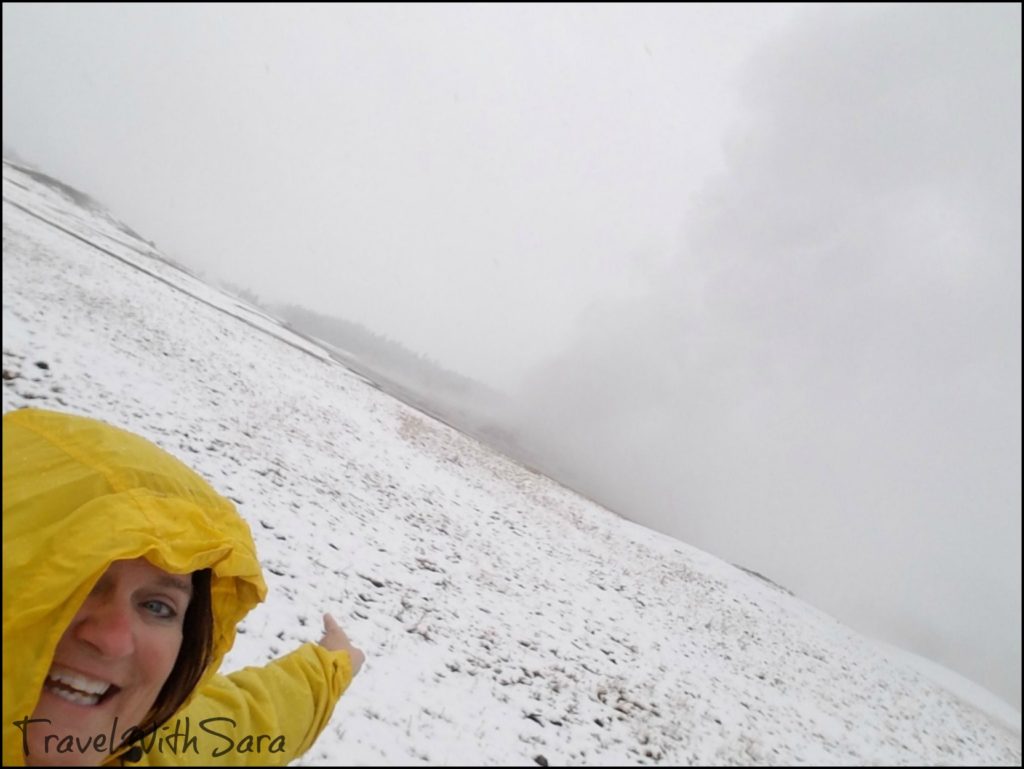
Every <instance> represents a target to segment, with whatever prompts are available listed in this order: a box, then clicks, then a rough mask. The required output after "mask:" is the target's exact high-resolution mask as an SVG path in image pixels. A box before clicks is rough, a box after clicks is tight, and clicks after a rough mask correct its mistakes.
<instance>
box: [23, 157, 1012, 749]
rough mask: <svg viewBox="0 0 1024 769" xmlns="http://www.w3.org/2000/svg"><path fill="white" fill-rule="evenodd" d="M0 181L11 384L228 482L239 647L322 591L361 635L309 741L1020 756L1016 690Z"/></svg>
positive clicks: (92, 222)
mask: <svg viewBox="0 0 1024 769" xmlns="http://www.w3.org/2000/svg"><path fill="white" fill-rule="evenodd" d="M3 195H4V208H3V222H4V234H3V275H4V279H3V324H4V326H3V328H4V331H3V369H4V372H3V379H4V389H3V410H4V411H5V412H6V411H9V410H11V409H16V408H20V407H23V406H41V407H48V408H56V409H62V410H67V411H72V412H76V413H82V414H87V415H90V416H94V417H98V418H101V419H105V420H108V421H110V422H112V423H114V424H117V425H121V426H124V427H126V428H128V429H130V430H133V431H136V432H138V433H140V434H142V435H145V436H147V437H148V438H150V439H152V440H154V441H155V442H157V443H158V444H160V445H161V446H163V447H164V448H165V449H167V450H168V451H170V452H171V453H173V454H175V455H176V456H178V457H180V458H181V459H182V460H183V461H185V462H186V463H188V464H189V465H191V466H193V467H195V468H196V469H197V470H198V471H199V472H200V473H202V474H203V475H204V476H205V477H206V478H207V479H209V480H210V481H211V483H212V484H213V485H214V486H215V487H216V488H217V489H218V490H220V491H221V492H222V493H223V494H225V495H227V496H229V497H231V498H232V499H234V500H235V502H236V503H237V504H238V507H239V509H240V511H241V513H242V514H243V515H244V516H245V517H246V518H247V520H248V521H249V523H250V526H251V527H252V530H253V534H254V536H255V538H256V542H257V546H258V547H259V551H260V554H261V557H262V560H263V563H264V565H265V568H266V577H267V582H268V585H269V587H270V597H269V599H268V601H267V602H266V604H264V605H263V606H261V607H260V608H259V609H257V610H256V611H254V612H253V613H252V614H251V615H250V616H249V617H248V618H247V619H246V620H245V622H244V624H243V626H242V631H243V632H242V634H240V636H239V641H238V643H237V645H236V647H235V649H234V650H233V651H232V652H231V654H230V655H229V657H228V659H227V661H226V665H225V667H226V669H227V670H230V669H234V668H237V667H241V666H244V665H248V664H260V663H262V662H264V661H266V660H268V659H270V658H272V657H274V656H277V655H279V654H281V653H283V652H286V651H288V650H290V649H291V648H293V647H294V646H296V645H297V644H298V643H300V642H302V641H306V640H313V639H316V638H317V637H319V618H320V615H321V614H322V613H323V612H324V611H331V612H333V613H334V614H335V616H336V617H337V618H338V619H339V621H340V622H341V623H342V625H343V627H345V629H346V631H347V632H348V633H349V635H350V636H351V637H352V638H353V639H354V641H355V642H356V643H357V644H358V645H359V646H360V647H361V648H363V649H364V650H365V651H366V654H367V663H366V666H365V667H364V669H363V672H362V673H361V674H360V676H359V677H358V678H357V679H356V681H355V683H354V684H353V686H352V688H351V689H350V690H349V692H348V693H347V694H346V695H345V696H344V697H343V698H342V700H341V701H340V703H339V705H338V707H337V709H336V711H335V714H334V718H333V720H332V722H331V724H330V726H329V727H328V729H327V730H326V731H325V732H324V734H323V736H322V737H321V738H320V740H319V741H318V742H317V744H316V746H315V747H314V749H313V750H312V751H311V752H310V753H308V754H307V755H306V756H305V757H304V758H303V759H302V760H301V761H300V763H307V764H334V763H342V764H353V763H355V764H382V763H387V764H414V765H415V764H425V763H431V764H437V763H457V764H483V765H493V764H509V763H533V762H535V761H536V762H537V763H551V764H563V763H573V764H610V763H627V764H654V763H662V764H690V763H719V764H749V763H765V764H782V763H799V764H816V763H821V764H864V763H870V764H908V763H909V764H912V763H943V764H1019V763H1020V761H1021V751H1020V732H1019V715H1017V716H1016V719H1017V728H1016V731H1014V729H1013V728H1011V727H1009V726H1007V725H1006V724H1004V723H1002V722H1001V721H1000V720H999V718H996V717H994V716H993V715H992V714H991V713H990V712H985V711H982V710H979V709H977V708H976V707H973V706H972V705H970V704H968V703H967V702H966V701H965V700H964V699H962V698H961V697H958V696H956V695H954V694H953V693H951V692H950V691H948V690H947V689H944V688H942V687H940V686H938V685H936V684H935V683H933V682H932V680H931V679H929V678H926V677H925V676H923V675H922V674H921V673H919V672H918V670H917V668H916V667H915V666H913V665H910V664H908V663H907V661H906V660H905V659H902V658H900V656H899V655H898V654H887V653H885V651H884V650H883V649H882V648H881V647H879V646H878V645H877V644H876V643H874V642H873V641H871V640H869V639H866V638H864V637H862V636H859V635H858V634H857V633H855V632H853V631H852V630H850V629H848V628H846V627H844V626H843V625H841V624H839V623H838V622H837V621H835V620H834V619H833V618H831V617H829V616H827V615H825V614H823V613H821V612H819V611H817V610H815V609H813V608H812V607H810V606H808V605H807V604H805V603H803V602H801V601H800V600H799V599H798V598H795V597H793V596H790V595H788V594H786V593H785V592H783V591H782V590H779V589H777V588H775V587H772V586H771V585H770V584H768V583H766V582H763V581H761V580H758V579H756V578H755V577H752V576H750V575H748V574H746V573H744V572H743V571H741V570H739V569H737V568H734V567H733V566H730V565H728V564H726V563H724V562H722V561H720V560H718V559H716V558H714V557H712V556H710V555H708V554H706V553H703V552H701V551H700V550H697V549H695V548H693V547H690V546H688V545H686V544H684V543H682V542H679V541H677V540H673V539H671V538H669V537H666V536H664V535H661V534H658V533H655V532H652V531H650V530H647V529H644V528H642V527H640V526H637V525H635V524H632V523H629V522H627V521H624V520H622V519H620V518H618V517H617V516H615V515H613V514H612V513H610V512H608V511H606V510H604V509H603V508H601V507H599V506H597V505H595V504H594V503H592V502H590V501H588V500H585V499H583V498H581V497H579V496H577V495H575V494H573V493H571V492H569V491H568V490H566V489H564V488H563V487H561V486H559V485H558V484H556V483H554V482H553V481H551V480H549V479H547V478H545V477H543V476H540V475H537V474H535V473H532V472H530V471H527V470H525V469H523V468H521V467H520V466H518V465H516V464H515V463H513V462H511V461H509V460H507V459H506V458H504V457H502V456H500V455H498V454H496V453H495V452H493V451H491V450H489V449H488V448H487V447H486V446H483V445H481V444H479V443H477V442H476V441H474V440H472V439H469V438H467V437H466V436H464V435H462V434H460V433H458V432H456V431H455V430H453V429H451V428H449V427H447V426H445V425H443V424H441V423H440V422H437V421H435V420H433V419H431V418H430V417H427V416H425V415H423V414H422V413H420V412H418V411H416V410H415V409H413V408H411V407H409V406H406V405H405V404H403V403H401V402H399V401H397V400H395V399H394V398H392V397H390V396H388V395H386V394H385V393H383V392H381V391H380V390H378V389H377V388H375V387H373V386H372V385H370V384H368V383H367V382H366V381H365V380H363V379H362V378H361V377H359V376H358V375H355V374H353V373H352V372H350V371H348V370H347V369H346V368H344V367H343V366H342V365H340V364H339V363H338V362H337V361H335V360H334V359H333V358H332V357H331V355H330V354H329V353H328V352H327V351H325V350H324V349H323V348H321V347H318V346H317V345H316V344H315V343H313V342H311V341H308V340H305V339H303V338H301V337H298V336H296V335H295V334H292V333H291V332H289V331H287V330H286V329H283V328H281V327H280V326H278V325H276V323H275V322H274V320H273V319H272V318H268V317H265V316H263V315H262V314H260V313H259V311H258V310H256V309H255V308H251V307H248V306H246V305H244V304H241V303H239V302H238V301H237V300H235V299H234V298H231V297H227V296H225V295H224V294H222V293H220V292H218V291H216V290H214V289H212V288H210V287H209V286H207V285H205V284H203V283H202V282H201V281H199V280H197V279H195V278H193V277H192V276H190V275H188V274H186V273H185V272H182V271H180V270H178V269H176V268H175V267H174V266H173V265H171V264H169V263H168V262H167V261H165V260H164V259H163V258H161V257H160V255H159V254H157V253H155V252H154V250H153V248H152V247H151V246H149V245H148V244H146V243H144V242H142V241H138V240H137V239H135V238H133V237H132V236H131V235H130V234H128V233H127V232H125V231H124V230H122V229H120V228H119V227H118V226H117V225H116V222H115V221H114V220H112V219H111V218H109V217H105V216H101V215H99V214H98V213H96V212H93V211H90V210H86V209H83V208H80V207H78V206H77V205H75V204H74V203H73V201H71V200H70V199H69V198H68V197H66V196H64V195H62V194H60V192H59V190H56V189H54V188H52V187H47V186H45V185H42V184H40V183H39V182H37V181H36V180H34V179H33V178H32V177H30V176H28V175H26V174H24V173H22V172H20V171H18V170H17V169H15V168H13V167H11V166H9V165H7V164H5V166H4V182H3ZM282 258H286V257H285V256H284V255H283V256H282ZM1008 717H1009V718H1010V719H1011V720H1012V719H1013V717H1014V713H1013V711H1009V712H1008Z"/></svg>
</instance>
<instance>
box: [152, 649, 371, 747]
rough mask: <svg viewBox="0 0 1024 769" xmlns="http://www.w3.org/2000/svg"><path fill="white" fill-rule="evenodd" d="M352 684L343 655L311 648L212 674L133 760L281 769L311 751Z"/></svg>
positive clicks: (343, 653)
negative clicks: (253, 665)
mask: <svg viewBox="0 0 1024 769" xmlns="http://www.w3.org/2000/svg"><path fill="white" fill-rule="evenodd" d="M351 681H352V661H351V659H350V657H349V655H348V652H345V651H328V650H327V649H324V648H323V647H322V646H320V644H317V643H306V644H303V645H302V646H300V647H299V648H298V649H296V650H295V651H294V652H292V653H291V654H287V655H285V656H284V657H280V658H278V659H276V660H274V661H273V662H270V663H268V664H267V665H264V666H263V667H249V668H244V669H242V670H239V671H238V672H236V673H232V674H230V675H227V676H221V675H218V676H214V677H213V678H212V679H211V680H210V681H209V682H208V683H207V684H206V685H205V686H204V687H203V689H202V690H201V691H200V692H199V693H198V694H197V695H196V697H195V699H194V700H193V701H192V702H191V703H189V705H188V706H187V707H186V708H184V709H183V710H181V711H179V712H178V714H177V715H176V716H175V717H174V718H172V719H171V720H170V721H169V722H168V723H166V724H164V726H162V727H161V728H160V729H159V730H158V731H157V734H156V735H155V736H156V740H155V741H154V742H152V743H150V742H149V741H147V742H146V745H147V748H146V753H145V756H144V757H143V758H142V760H141V761H140V762H139V763H140V764H143V765H150V766H171V765H173V766H182V765H204V766H218V765H220V766H246V765H261V766H283V765H284V764H287V763H288V762H289V761H292V760H293V759H295V758H297V757H299V756H301V755H302V754H303V753H305V752H306V751H307V750H309V748H310V747H312V745H313V742H314V741H315V740H316V738H317V737H318V736H319V735H320V732H322V731H323V730H324V728H325V727H326V726H327V723H328V721H330V718H331V714H332V713H333V711H334V706H335V704H336V703H337V701H338V698H339V697H341V695H342V693H343V692H344V691H345V689H347V688H348V685H349V683H351ZM175 734H177V735H178V736H177V738H174V735H175ZM161 740H162V742H161Z"/></svg>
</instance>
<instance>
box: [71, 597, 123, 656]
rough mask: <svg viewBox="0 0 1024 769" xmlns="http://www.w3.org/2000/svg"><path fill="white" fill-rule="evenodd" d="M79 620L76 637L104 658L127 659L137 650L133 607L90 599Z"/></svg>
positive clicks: (80, 613) (111, 601)
mask: <svg viewBox="0 0 1024 769" xmlns="http://www.w3.org/2000/svg"><path fill="white" fill-rule="evenodd" d="M75 620H76V622H75V625H76V628H75V637H76V638H77V639H78V640H79V641H83V642H84V643H86V644H88V645H90V646H92V647H93V648H95V649H96V651H98V652H99V653H100V654H102V655H103V656H104V657H113V658H116V657H125V656H127V655H129V654H131V653H132V652H133V651H135V631H134V627H133V616H132V607H131V606H129V605H127V604H125V603H123V602H121V601H117V600H96V599H91V598H90V599H86V603H85V605H84V606H83V607H82V610H81V611H79V613H78V615H77V616H76V617H75Z"/></svg>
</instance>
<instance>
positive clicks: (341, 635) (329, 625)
mask: <svg viewBox="0 0 1024 769" xmlns="http://www.w3.org/2000/svg"><path fill="white" fill-rule="evenodd" d="M320 645H321V646H322V647H324V648H325V649H327V650H328V651H332V652H336V651H341V650H342V649H344V650H345V651H347V652H348V656H349V657H351V658H352V677H353V678H355V677H356V674H357V673H358V672H359V669H360V668H361V667H362V666H363V660H365V659H366V655H365V654H363V653H362V652H361V651H360V650H359V649H357V648H356V647H355V646H353V645H352V642H351V641H350V640H348V636H347V635H345V631H344V630H342V629H341V625H339V624H338V623H337V622H336V621H335V619H334V617H332V616H331V615H330V614H325V615H324V637H323V638H321V639H320Z"/></svg>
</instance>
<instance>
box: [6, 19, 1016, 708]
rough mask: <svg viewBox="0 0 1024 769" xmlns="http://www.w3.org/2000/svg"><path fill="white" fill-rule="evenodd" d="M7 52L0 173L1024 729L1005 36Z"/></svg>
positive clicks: (203, 39)
mask: <svg viewBox="0 0 1024 769" xmlns="http://www.w3.org/2000/svg"><path fill="white" fill-rule="evenodd" d="M3 22H4V32H3V41H4V42H3V49H4V52H3V57H4V60H3V121H4V123H3V132H4V134H3V142H4V149H5V153H6V152H8V151H10V150H13V151H14V152H16V153H17V155H18V156H19V157H22V158H23V159H24V160H26V161H28V162H30V163H32V164H34V165H36V166H38V167H39V168H40V169H42V170H43V171H46V172H47V173H52V174H54V175H55V176H58V177H59V178H61V179H63V180H64V181H66V182H68V183H71V184H74V185H76V186H78V187H80V188H81V189H83V190H84V191H86V192H88V193H90V194H92V195H94V196H95V197H97V198H98V199H100V200H101V201H103V202H104V203H106V204H107V205H108V206H109V207H110V208H111V209H112V210H113V211H114V213H115V214H116V215H117V216H119V217H120V218H121V219H123V220H124V221H126V222H127V223H129V224H130V225H131V226H132V227H133V228H134V229H136V230H137V231H139V232H141V233H143V234H144V235H145V236H146V237H150V238H153V239H154V240H155V241H156V242H157V245H158V246H160V247H161V248H162V249H163V250H164V251H166V252H167V253H168V254H169V255H171V256H172V257H175V258H178V259H180V260H181V261H183V262H184V263H186V264H190V265H192V266H196V267H198V268H199V269H201V270H203V271H204V272H205V273H206V274H208V275H210V276H211V277H214V278H219V279H225V278H227V279H231V280H232V281H234V282H236V283H241V284H243V285H245V286H246V287H248V288H250V289H252V290H254V291H256V292H258V293H259V294H260V295H261V296H263V297H266V298H267V299H269V300H272V301H291V302H297V303H302V304H304V305H306V306H308V307H311V308H313V309H316V310H318V311H321V312H327V313H331V314H336V315H338V316H339V317H343V318H347V319H350V320H353V321H357V322H359V323H362V324H364V325H365V326H367V327H368V328H371V329H373V330H374V331H377V332H379V333H384V334H387V335H389V336H391V337H393V338H395V339H397V340H399V341H401V342H402V343H403V344H405V345H407V346H408V347H410V348H412V349H414V350H417V351H422V352H424V353H426V354H429V355H431V356H433V357H434V358H436V359H437V360H439V361H440V362H441V363H442V364H444V365H446V366H448V367H450V368H452V369H453V370H457V371H459V372H462V373H464V374H467V375H469V376H473V377H476V378H477V379H479V380H481V381H484V382H486V383H488V384H490V385H492V386H494V387H497V388H499V389H501V390H503V391H504V392H505V393H507V394H508V395H510V396H512V397H513V398H514V400H515V402H516V404H517V406H516V409H515V411H514V413H508V414H500V415H496V417H495V419H496V421H501V422H502V423H504V424H505V425H508V426H511V427H512V428H514V429H515V431H516V434H517V436H518V438H519V440H520V441H521V442H522V444H523V446H524V447H525V448H526V449H527V450H529V451H530V452H531V453H532V454H533V455H535V456H538V457H540V458H541V459H542V460H543V465H544V466H545V467H546V468H553V474H556V475H557V477H559V478H561V479H564V480H565V481H567V482H568V483H569V484H570V485H573V486H574V487H576V488H578V489H580V490H582V491H584V492H585V493H587V494H588V495H589V496H591V497H594V498H595V499H598V500H600V501H602V502H604V503H606V504H607V505H609V506H610V507H611V508H612V509H615V510H616V511H618V512H620V513H621V514H623V515H625V516H626V517H629V518H631V519H633V520H636V521H638V522H640V523H643V524H645V525H648V526H652V527H653V528H656V529H659V530H661V531H664V532H666V533H669V534H672V535H673V536H676V537H679V538H680V539H683V540H685V541H687V542H689V543H691V544H694V545H696V546H698V547H701V548H704V549H706V550H708V551H710V552H712V553H714V554H716V555H719V556H721V557H723V558H726V559H728V560H731V561H733V562H735V563H739V564H741V565H743V566H745V567H748V568H753V569H756V570H757V571H759V572H761V573H763V574H766V575H768V576H770V577H771V578H772V579H774V580H775V581H777V582H780V583H782V584H784V585H785V586H786V587H788V588H790V589H792V590H794V591H795V592H796V593H797V594H798V595H800V596H801V597H803V598H805V599H806V600H808V601H809V602H811V603H813V604H814V605H816V606H819V607H820V608H822V609H823V610H825V611H828V612H830V613H832V614H834V615H835V616H836V617H838V618H839V619H841V620H842V621H844V622H847V623H849V624H851V625H853V626H854V627H856V628H858V629H860V630H862V631H864V632H868V633H869V634H873V635H876V636H878V637H879V638H882V639H885V640H889V641H892V642H895V643H898V644H900V645H903V646H906V647H907V648H910V649H912V650H914V651H916V652H918V653H920V654H924V655H926V656H929V657H931V658H933V659H936V660H938V661H940V662H942V663H943V664H946V665H948V666H950V667H952V668H953V669H955V670H958V671H959V672H962V673H964V674H966V675H968V676H970V677H971V678H973V679H975V680H977V681H979V682H980V683H982V684H983V685H985V686H987V687H989V688H990V689H992V690H993V691H995V692H996V693H998V694H1000V695H1002V696H1003V697H1006V698H1007V699H1008V700H1009V701H1010V702H1012V703H1013V704H1015V705H1016V706H1017V707H1018V708H1019V707H1020V679H1021V664H1020V661H1021V555H1020V553H1021V551H1020V534H1021V532H1020V518H1019V511H1020V508H1021V499H1020V496H1021V495H1020V487H1021V483H1020V477H1021V475H1020V468H1021V450H1020V446H1021V443H1020V423H1021V414H1020V394H1021V389H1020V372H1021V366H1020V361H1021V358H1020V346H1021V339H1020V330H1021V315H1020V308H1021V297H1020V285H1021V274H1020V272H1021V226H1020V210H1021V176H1020V168H1021V149H1020V147H1021V138H1020V137H1021V106H1020V104H1021V102H1020V93H1021V49H1020V36H1021V23H1020V7H1019V6H1010V5H1005V6H981V5H971V6H955V5H954V6H927V5H926V6H913V7H909V6H908V7H899V6H895V7H881V6H857V7H838V8H837V7H831V6H829V7H811V8H810V9H809V10H808V9H804V8H796V7H793V6H770V7H760V6H674V7H663V6H639V7H637V6H631V7H629V8H626V7H624V6H555V7H548V6H545V7H544V8H540V7H535V6H528V7H520V6H474V7H470V8H466V7H462V6H428V7H419V6H415V7H414V6H388V7H380V6H369V7H367V6H360V7H345V6H342V7H323V6H316V7H310V6H300V5H289V6H287V7H284V6H270V7H267V6H261V7H241V8H239V7H236V6H232V7H230V8H228V7H225V6H190V7H186V8H177V7H171V6H157V7H151V6H41V7H39V6H20V5H11V4H5V5H4V7H3ZM965 543H966V544H968V545H969V547H968V548H964V544H965ZM964 552H969V553H971V554H972V556H971V557H970V558H966V559H965V558H964V557H963V553H964Z"/></svg>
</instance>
